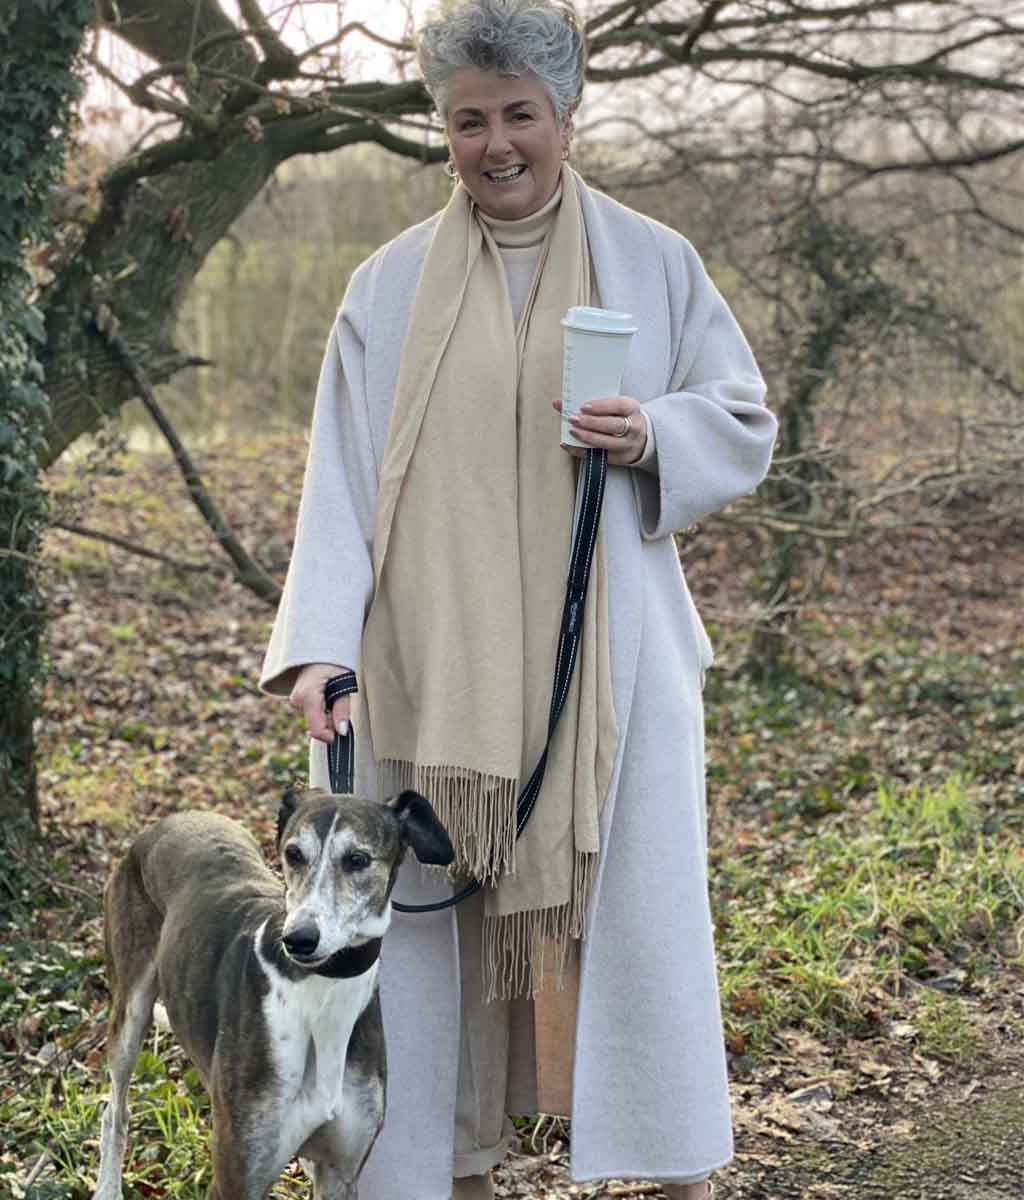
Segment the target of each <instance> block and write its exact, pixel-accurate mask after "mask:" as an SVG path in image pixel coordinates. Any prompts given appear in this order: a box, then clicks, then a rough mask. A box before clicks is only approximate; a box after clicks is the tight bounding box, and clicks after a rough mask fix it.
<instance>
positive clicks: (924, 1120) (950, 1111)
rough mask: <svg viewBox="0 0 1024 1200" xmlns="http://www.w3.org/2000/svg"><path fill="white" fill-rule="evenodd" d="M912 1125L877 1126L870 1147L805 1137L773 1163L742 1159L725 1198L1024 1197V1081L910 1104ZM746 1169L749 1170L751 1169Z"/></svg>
mask: <svg viewBox="0 0 1024 1200" xmlns="http://www.w3.org/2000/svg"><path fill="white" fill-rule="evenodd" d="M906 1118H909V1120H908V1119H904V1120H903V1121H902V1122H901V1123H902V1124H903V1125H912V1130H911V1131H910V1132H909V1133H908V1134H905V1135H904V1136H899V1137H898V1140H894V1139H893V1137H892V1135H891V1133H890V1132H889V1131H887V1130H879V1133H880V1137H881V1141H880V1144H878V1145H877V1146H876V1147H875V1148H873V1149H861V1148H857V1147H850V1146H848V1145H844V1144H830V1143H818V1144H813V1143H803V1144H801V1145H798V1146H795V1147H794V1148H793V1151H792V1153H790V1154H787V1155H786V1157H785V1159H784V1160H783V1161H782V1162H780V1163H778V1164H770V1165H766V1166H760V1167H759V1166H757V1165H756V1164H755V1163H749V1164H746V1166H745V1165H744V1164H742V1163H740V1164H739V1165H738V1166H737V1167H736V1168H734V1169H733V1170H731V1171H730V1172H729V1173H728V1176H727V1180H723V1185H722V1188H721V1194H722V1196H723V1197H724V1198H736V1200H738V1198H739V1197H743V1198H744V1200H748V1198H749V1200H754V1198H757V1200H761V1198H764V1200H791V1198H792V1200H804V1198H805V1197H806V1200H817V1198H818V1197H821V1198H824V1197H837V1198H839V1197H851V1198H852V1197H857V1200H896V1198H897V1197H898V1198H900V1200H917V1198H920V1200H926V1198H927V1200H932V1198H933V1197H941V1198H946V1197H948V1198H949V1200H961V1198H962V1200H1019V1197H1021V1196H1024V1087H1021V1086H1019V1085H1018V1086H1016V1087H1004V1088H999V1089H997V1090H993V1091H992V1092H990V1093H989V1094H987V1095H984V1096H982V1097H980V1098H978V1097H971V1098H970V1099H968V1100H967V1101H964V1102H961V1103H946V1104H939V1105H929V1106H927V1107H924V1108H921V1109H917V1110H908V1111H907V1113H906ZM748 1168H753V1169H752V1170H750V1172H749V1174H748Z"/></svg>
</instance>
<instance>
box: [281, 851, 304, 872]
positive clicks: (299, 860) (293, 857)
mask: <svg viewBox="0 0 1024 1200" xmlns="http://www.w3.org/2000/svg"><path fill="white" fill-rule="evenodd" d="M284 861H285V862H286V863H287V864H288V866H290V867H304V866H305V865H306V856H305V855H304V854H303V853H302V851H301V850H300V849H299V848H298V846H286V847H285V852H284Z"/></svg>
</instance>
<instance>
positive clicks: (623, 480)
mask: <svg viewBox="0 0 1024 1200" xmlns="http://www.w3.org/2000/svg"><path fill="white" fill-rule="evenodd" d="M419 59H420V65H421V68H422V71H423V75H424V80H425V83H426V85H427V87H428V89H429V90H430V92H431V95H432V97H433V99H434V101H435V104H436V106H437V109H438V112H439V114H440V116H441V118H442V119H443V121H444V125H445V129H446V131H447V136H448V141H449V146H450V151H451V168H452V171H453V174H456V175H457V178H458V180H459V182H458V184H457V186H456V187H455V190H454V192H453V195H452V198H451V200H450V202H449V203H448V205H447V206H446V207H445V209H444V210H443V211H442V212H441V213H439V214H437V215H435V216H434V217H432V218H431V219H430V220H428V221H426V222H424V223H423V224H421V225H418V226H416V227H414V228H412V229H409V230H407V231H406V232H405V233H403V234H402V235H400V236H399V237H398V238H396V239H395V240H394V241H393V242H391V243H389V244H388V245H386V246H384V247H383V248H382V249H380V250H379V251H378V252H377V253H376V254H374V255H373V256H372V257H371V258H370V259H369V260H368V261H367V262H365V263H364V264H363V265H362V266H361V267H360V268H359V269H358V270H357V271H356V272H355V274H354V275H353V277H352V281H351V283H350V285H349V288H348V291H347V293H346V296H345V299H344V302H343V304H342V307H341V311H340V314H339V316H338V319H337V322H336V324H335V326H334V329H333V331H332V334H331V338H330V343H329V345H328V350H327V356H326V358H325V361H324V367H323V372H322V375H321V380H320V386H319V391H318V395H317V403H316V411H315V416H314V421H313V431H312V439H311V445H310V455H309V462H308V466H307V471H306V479H305V483H304V487H303V495H302V502H301V506H300V511H299V519H298V529H297V535H296V543H295V549H294V554H293V558H292V562H291V566H290V569H289V575H288V581H287V584H286V587H285V594H284V598H283V600H282V603H281V608H280V611H279V613H278V617H277V621H276V623H275V626H274V631H273V635H272V638H271V643H270V647H269V650H268V653H267V660H266V664H265V668H264V676H263V685H264V687H265V688H266V689H267V690H268V691H270V692H272V693H277V694H290V697H291V702H292V704H293V705H294V706H295V707H296V708H297V709H299V710H301V711H302V712H303V713H304V714H305V717H306V720H307V722H308V725H309V730H310V733H311V735H312V737H313V738H314V739H317V741H315V742H314V743H313V745H314V748H318V750H319V751H320V753H315V754H314V755H313V760H312V768H311V774H312V776H313V781H314V782H318V783H321V784H323V783H324V782H325V772H324V765H323V761H324V756H323V753H322V751H323V745H322V743H327V742H330V741H331V739H332V737H333V736H334V728H333V726H332V720H333V721H347V720H348V718H349V712H348V707H347V705H346V704H344V703H339V704H338V705H336V707H335V711H334V713H333V715H332V716H331V717H329V716H328V714H327V713H326V712H325V710H324V704H323V684H324V681H325V680H326V679H327V678H328V677H329V676H330V675H333V674H336V673H337V672H339V671H340V670H342V669H344V668H351V669H356V670H357V671H358V673H359V678H360V688H361V692H360V697H359V705H360V708H359V710H358V711H357V713H356V717H355V722H354V723H355V727H356V736H357V751H356V759H357V769H358V772H359V776H360V778H359V782H358V786H359V789H360V790H361V791H364V792H365V793H367V794H370V795H374V794H379V793H380V792H381V791H384V792H387V790H389V789H390V788H393V787H396V786H398V785H399V784H406V783H409V784H415V785H417V786H420V787H421V788H422V790H423V791H425V792H426V793H427V794H428V795H429V796H430V798H431V800H432V802H433V803H434V805H435V807H436V808H437V809H438V811H439V813H440V814H441V815H442V819H444V820H445V821H446V823H447V824H448V826H449V829H450V831H451V832H452V836H453V841H454V842H455V843H456V845H457V848H458V852H459V856H460V858H459V861H460V864H461V867H462V870H463V871H464V872H465V873H467V874H468V873H474V874H476V875H477V876H478V877H481V878H483V879H484V881H485V883H486V886H485V888H484V889H483V891H482V892H481V893H478V895H477V896H476V897H474V898H473V900H472V901H469V902H467V903H466V904H465V905H463V906H460V909H459V910H458V912H457V915H454V916H453V915H452V913H451V911H450V910H449V911H448V912H442V913H439V914H434V915H430V916H421V915H415V916H414V915H410V916H402V915H396V917H395V919H394V921H393V923H392V927H391V932H390V933H389V935H388V944H387V952H386V956H385V960H384V968H383V974H382V982H381V988H382V1001H383V1005H384V1016H385V1026H386V1029H387V1036H388V1050H389V1099H388V1117H387V1121H386V1123H385V1127H384V1130H383V1132H382V1134H381V1137H380V1139H379V1141H378V1143H377V1145H376V1147H375V1148H374V1151H373V1153H372V1154H371V1156H370V1160H369V1162H368V1164H367V1168H366V1171H365V1172H364V1175H363V1182H362V1185H361V1190H362V1194H363V1195H364V1196H367V1197H372V1198H380V1200H383V1198H385V1197H386V1198H388V1200H391V1198H393V1197H402V1200H447V1197H449V1196H452V1195H454V1196H455V1197H457V1198H458V1200H472V1198H474V1197H486V1196H489V1195H491V1194H492V1193H491V1187H490V1170H491V1168H492V1167H493V1166H494V1165H495V1164H496V1163H497V1162H499V1161H500V1159H501V1158H502V1156H503V1154H504V1153H505V1151H506V1149H507V1147H508V1144H509V1142H510V1139H511V1128H510V1125H509V1123H508V1121H507V1118H506V1115H505V1114H506V1113H507V1112H516V1111H519V1112H524V1111H525V1112H530V1111H533V1109H534V1107H535V1105H536V1092H535V1089H534V1078H535V1073H534V1069H533V1068H534V1063H533V1057H534V1046H535V1043H534V1025H533V1014H532V1005H533V1001H532V996H533V994H534V993H535V991H536V989H537V987H538V985H539V984H540V983H541V982H542V979H543V977H544V975H545V971H546V970H547V972H548V973H549V974H550V971H551V969H552V966H554V969H555V971H556V972H557V971H558V969H559V968H560V967H561V966H563V965H564V964H565V963H566V962H570V961H572V959H573V957H574V955H575V954H576V952H577V950H578V951H579V975H578V988H579V991H578V1015H577V1019H576V1024H575V1057H574V1072H573V1081H574V1089H573V1101H572V1122H573V1138H572V1171H573V1176H574V1178H575V1179H577V1180H585V1179H594V1178H604V1177H612V1176H614V1177H620V1178H621V1177H628V1178H654V1179H658V1180H661V1181H664V1187H665V1191H666V1193H667V1194H668V1195H669V1196H670V1197H673V1198H675V1200H697V1198H698V1197H703V1196H705V1195H707V1194H709V1192H710V1185H709V1184H708V1183H707V1182H705V1181H706V1180H707V1179H708V1176H709V1175H710V1173H711V1171H712V1170H713V1169H715V1168H716V1167H719V1166H721V1165H722V1164H724V1163H725V1162H727V1161H728V1160H729V1158H730V1157H731V1153H732V1141H731V1129H730V1122H729V1108H728V1093H727V1088H726V1076H725V1059H724V1052H723V1047H722V1036H721V1024H720V1016H719V1005H718V994H717V988H716V981H715V966H714V952H713V947H712V936H711V922H710V916H709V911H708V901H707V887H706V841H705V809H704V782H703V774H704V766H703V724H702V721H703V718H702V709H701V697H700V686H701V680H702V676H703V672H704V670H705V669H706V668H707V666H708V665H709V664H710V661H711V650H710V646H709V644H708V641H707V637H706V635H705V633H704V630H703V627H702V625H701V623H700V619H699V617H698V616H697V613H696V611H695V609H694V607H693V604H692V601H691V599H690V596H689V593H688V591H687V588H686V584H685V581H684V580H683V577H682V572H681V570H680V566H679V561H678V556H677V554H676V551H675V546H674V543H673V539H672V532H673V531H674V530H677V529H682V528H684V527H685V526H687V525H690V524H691V523H693V522H694V521H697V520H699V519H700V518H702V517H704V516H706V515H707V514H708V513H711V512H713V511H715V510H716V509H718V508H720V507H722V506H723V505H725V504H727V503H728V502H729V501H730V500H732V499H733V498H735V497H736V496H738V495H741V494H743V493H745V492H748V491H750V490H751V489H752V488H753V487H755V486H756V485H757V483H758V482H759V481H760V479H761V478H762V477H763V475H764V473H765V471H766V469H767V465H768V461H769V457H770V454H771V446H772V442H773V438H774V431H775V423H774V420H773V418H772V416H771V415H770V414H769V413H768V411H767V410H766V409H765V408H764V405H763V393H764V389H763V384H762V380H761V377H760V374H759V373H758V370H757V367H756V365H755V363H754V361H753V358H752V356H751V354H750V351H749V348H748V346H747V344H746V342H745V340H744V338H743V335H742V334H741V332H740V330H739V329H738V327H737V326H736V323H735V321H734V320H733V317H732V315H731V314H730V312H729V309H728V308H727V307H726V305H725V303H724V301H723V300H722V299H721V297H720V296H719V295H718V293H717V292H716V290H715V288H714V286H713V285H712V284H711V282H710V280H709V279H708V276H707V274H706V273H705V271H704V269H703V267H702V265H701V263H700V260H699V259H698V257H697V255H696V254H695V252H694V251H693V249H692V248H691V247H690V246H689V244H688V243H687V242H686V241H685V240H684V239H682V238H681V237H679V236H678V235H677V234H675V233H674V232H672V231H671V230H669V229H667V228H665V227H663V226H661V225H659V224H657V223H656V222H654V221H651V220H649V219H647V218H645V217H642V216H640V215H639V214H637V213H634V212H632V211H631V210H629V209H626V208H623V207H622V206H621V205H619V204H616V203H615V202H614V201H612V200H610V199H608V198H607V197H606V196H603V195H601V194H600V193H598V192H595V191H592V190H591V189H589V188H588V187H587V186H586V184H585V183H584V182H583V181H582V179H581V178H580V177H579V176H578V175H577V174H576V173H575V172H574V171H573V170H571V169H570V168H569V167H568V165H567V164H566V163H565V161H564V160H565V159H566V157H567V155H568V148H569V139H570V135H571V132H572V114H573V111H574V109H575V107H576V104H577V102H578V99H579V94H580V88H581V84H582V70H583V40H582V35H581V33H580V29H579V25H578V23H577V21H576V18H575V16H574V14H573V13H572V11H571V9H570V8H569V7H568V6H567V5H565V4H563V3H558V2H556V0H466V2H464V3H461V4H459V5H458V6H457V7H454V8H449V9H447V10H445V15H443V16H442V17H440V18H438V19H437V20H434V21H432V22H430V23H428V24H427V25H426V26H425V27H424V29H423V30H422V31H421V36H420V39H419ZM571 305H600V306H604V307H606V308H611V309H616V310H621V311H625V312H628V313H631V314H632V315H633V317H634V319H635V323H636V325H637V326H638V327H639V332H638V333H637V334H636V336H635V338H634V339H633V344H632V346H631V349H630V357H629V362H628V365H627V369H626V374H625V377H624V383H623V393H624V394H623V395H617V396H608V397H605V398H603V399H601V400H598V401H594V402H593V403H592V404H591V405H590V406H589V410H588V411H585V412H584V413H583V414H581V415H580V416H579V418H578V419H575V420H574V422H573V430H574V432H575V434H576V437H577V438H578V439H579V441H581V442H582V443H584V444H585V445H588V446H596V447H600V448H603V449H605V450H607V451H608V462H609V465H610V467H611V468H612V469H611V470H610V471H609V478H608V483H607V488H606V494H605V507H604V514H603V517H602V527H601V534H600V537H599V539H598V545H597V547H596V553H595V566H594V570H593V573H592V578H591V588H590V593H589V595H588V599H587V605H586V610H585V614H584V638H583V644H582V647H581V651H580V659H579V662H578V666H577V671H576V676H575V678H574V681H573V685H572V690H571V692H570V694H569V698H568V701H567V704H566V710H565V713H564V715H563V717H562V721H561V725H560V727H559V730H558V733H557V736H556V738H555V743H554V745H553V747H552V750H551V755H550V758H549V766H548V771H547V776H546V779H545V782H544V786H543V790H542V792H541V796H540V800H539V803H538V805H537V808H536V810H535V813H534V816H533V817H532V818H531V821H530V823H529V825H528V826H527V828H526V831H525V833H524V834H523V837H522V839H521V841H520V842H519V843H518V844H516V843H515V841H514V836H513V833H512V829H513V817H512V813H513V811H514V804H515V797H516V794H517V790H518V787H519V786H520V781H522V780H525V778H526V776H527V775H528V773H529V772H530V771H531V770H532V768H533V766H534V764H535V762H536V759H537V756H538V755H539V754H540V751H541V749H542V747H543V744H544V737H545V725H546V717H547V705H548V698H549V696H550V688H551V680H552V675H553V670H554V661H553V660H554V654H555V646H556V640H557V634H558V625H559V619H560V614H561V607H562V593H563V589H564V580H565V572H566V564H567V560H568V552H569V543H570V536H571V528H570V526H571V517H572V503H573V494H574V486H575V485H574V479H575V470H576V465H575V463H574V461H573V456H574V455H577V454H579V453H581V451H579V450H575V449H571V448H567V447H565V446H562V445H561V444H560V442H559V434H558V425H559V417H558V414H557V413H556V412H555V411H554V409H557V408H558V407H559V401H558V400H552V397H555V396H557V395H558V392H559V391H560V387H561V329H560V327H559V319H560V318H561V316H562V315H563V314H564V313H565V310H566V309H567V308H568V307H570V306H571ZM446 890H447V888H446V886H445V885H444V884H443V882H439V881H436V880H429V879H424V878H422V877H421V875H420V873H419V872H418V871H416V870H412V869H409V870H406V872H405V874H404V876H403V877H402V878H401V879H400V881H399V888H398V895H399V898H400V899H402V900H404V901H406V902H413V903H416V902H419V901H423V900H429V899H436V898H438V896H440V895H442V894H444V893H445V892H446ZM570 1036H571V1031H570ZM453 1175H454V1177H455V1179H454V1185H453Z"/></svg>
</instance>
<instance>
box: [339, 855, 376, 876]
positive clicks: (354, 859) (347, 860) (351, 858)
mask: <svg viewBox="0 0 1024 1200" xmlns="http://www.w3.org/2000/svg"><path fill="white" fill-rule="evenodd" d="M371 861H372V860H371V858H370V856H369V855H368V854H364V853H363V851H362V850H352V851H350V852H349V853H348V854H346V855H345V857H344V858H343V859H342V860H341V865H342V868H343V869H344V870H346V871H365V870H366V868H367V867H368V866H369V865H370V863H371Z"/></svg>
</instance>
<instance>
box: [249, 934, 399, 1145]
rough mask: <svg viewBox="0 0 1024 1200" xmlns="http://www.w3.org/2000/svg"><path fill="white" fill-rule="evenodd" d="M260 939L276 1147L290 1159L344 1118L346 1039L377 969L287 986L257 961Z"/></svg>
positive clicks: (367, 999)
mask: <svg viewBox="0 0 1024 1200" xmlns="http://www.w3.org/2000/svg"><path fill="white" fill-rule="evenodd" d="M260 932H261V933H262V930H261V931H260ZM259 937H260V935H259V934H257V936H256V954H257V957H258V958H259V959H260V963H261V965H262V967H263V970H264V972H265V973H266V976H267V979H268V981H269V983H270V990H269V992H268V993H267V995H266V996H264V998H263V1016H264V1020H265V1021H266V1028H267V1041H268V1044H269V1046H270V1053H271V1058H272V1061H273V1063H274V1068H275V1073H276V1076H277V1086H276V1088H275V1091H276V1093H277V1096H276V1099H277V1102H278V1104H279V1106H280V1107H279V1109H278V1111H279V1113H280V1142H279V1145H280V1147H281V1149H282V1150H283V1151H285V1153H292V1154H293V1153H295V1151H296V1150H297V1148H298V1147H299V1146H300V1145H301V1144H302V1143H303V1142H304V1141H305V1140H306V1138H308V1137H309V1136H310V1135H311V1134H312V1133H313V1132H314V1131H315V1130H316V1129H318V1128H319V1127H320V1126H321V1125H322V1124H323V1123H324V1122H325V1121H330V1120H333V1119H335V1118H336V1117H339V1116H342V1115H343V1110H344V1077H345V1059H346V1056H347V1053H348V1044H349V1039H350V1038H351V1036H352V1029H353V1027H354V1026H355V1023H356V1021H357V1020H358V1019H359V1016H360V1014H361V1013H362V1012H363V1010H364V1009H365V1008H366V1006H367V1005H368V1004H369V1002H370V1000H371V999H372V997H373V991H374V988H375V986H376V983H377V969H378V964H377V963H374V964H373V966H372V967H371V968H370V969H369V970H368V971H367V972H366V973H365V974H363V975H358V976H356V977H355V978H352V979H325V978H323V977H321V976H319V975H309V976H307V977H306V978H305V979H302V980H300V981H299V982H297V983H292V982H290V981H289V980H287V979H282V978H281V976H280V975H278V974H277V972H276V971H275V970H273V968H272V967H270V966H269V964H268V963H267V962H266V960H265V959H263V957H262V956H261V955H260V952H259Z"/></svg>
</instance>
